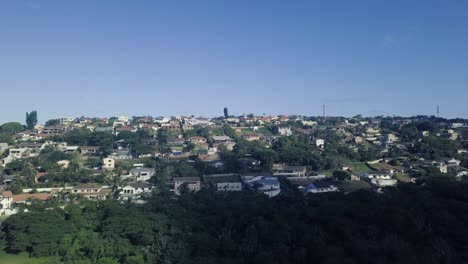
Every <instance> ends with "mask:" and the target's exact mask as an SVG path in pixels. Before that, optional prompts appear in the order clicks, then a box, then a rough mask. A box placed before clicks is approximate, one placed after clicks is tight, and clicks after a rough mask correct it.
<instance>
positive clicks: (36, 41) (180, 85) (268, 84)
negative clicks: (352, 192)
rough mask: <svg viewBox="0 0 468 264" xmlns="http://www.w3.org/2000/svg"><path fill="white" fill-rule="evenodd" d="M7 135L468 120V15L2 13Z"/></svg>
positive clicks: (289, 8) (286, 8) (360, 4)
mask: <svg viewBox="0 0 468 264" xmlns="http://www.w3.org/2000/svg"><path fill="white" fill-rule="evenodd" d="M0 98H1V100H0V122H6V121H10V120H15V121H21V122H24V115H25V112H26V111H30V110H37V111H38V115H39V119H40V120H39V121H40V122H44V121H45V120H47V119H49V118H54V117H60V116H80V115H85V116H112V115H122V114H125V115H129V116H132V115H179V114H186V115H187V114H194V115H205V116H214V115H222V111H223V107H224V106H227V107H228V108H229V110H230V113H232V114H242V113H255V114H263V113H267V114H279V113H284V114H304V115H319V114H321V109H322V104H326V105H327V114H329V115H344V116H353V115H356V114H363V115H365V116H369V115H371V116H373V115H392V114H396V115H405V116H407V115H415V114H434V113H435V109H436V105H437V104H439V105H440V107H441V114H442V115H443V116H446V117H468V107H467V105H466V103H467V99H468V1H457V0H453V1H451V0H447V1H445V0H438V1H429V0H428V1H416V0H402V1H398V0H359V1H349V0H342V1H335V0H323V1H313V0H308V1H294V0H291V1H285V0H283V1H275V0H265V1H262V0H245V1H242V0H235V1H220V0H212V1H205V0H196V1H193V0H190V1H189V0H187V1H178V0H168V1H156V0H151V1H143V0H139V1H130V0H128V1H120V0H109V1H107V0H99V1H96V0H88V1H83V0H80V1H65V0H57V1H48V0H41V1H39V0H37V1H33V0H30V1H27V0H4V1H0Z"/></svg>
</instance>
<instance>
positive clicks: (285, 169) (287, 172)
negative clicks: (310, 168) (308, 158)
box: [273, 166, 307, 177]
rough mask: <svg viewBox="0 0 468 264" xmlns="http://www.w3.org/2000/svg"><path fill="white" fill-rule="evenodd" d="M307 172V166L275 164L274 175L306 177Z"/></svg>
mask: <svg viewBox="0 0 468 264" xmlns="http://www.w3.org/2000/svg"><path fill="white" fill-rule="evenodd" d="M306 174H307V167H306V166H273V175H274V176H283V177H304V176H306Z"/></svg>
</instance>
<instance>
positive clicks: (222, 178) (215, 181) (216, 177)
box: [203, 173, 242, 192]
mask: <svg viewBox="0 0 468 264" xmlns="http://www.w3.org/2000/svg"><path fill="white" fill-rule="evenodd" d="M203 182H204V183H205V184H206V185H211V186H214V187H215V188H216V190H217V191H222V192H232V191H241V190H242V180H241V177H240V175H239V174H235V173H229V174H211V175H203Z"/></svg>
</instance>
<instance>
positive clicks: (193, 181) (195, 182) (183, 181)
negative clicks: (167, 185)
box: [172, 177, 201, 194]
mask: <svg viewBox="0 0 468 264" xmlns="http://www.w3.org/2000/svg"><path fill="white" fill-rule="evenodd" d="M172 183H173V184H174V193H176V194H180V191H181V189H182V186H184V185H185V186H186V187H187V189H188V190H189V191H191V192H198V191H199V190H200V189H201V180H200V177H174V178H173V179H172Z"/></svg>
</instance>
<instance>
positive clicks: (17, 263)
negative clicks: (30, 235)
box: [0, 250, 54, 264]
mask: <svg viewBox="0 0 468 264" xmlns="http://www.w3.org/2000/svg"><path fill="white" fill-rule="evenodd" d="M0 263H5V264H7V263H8V264H48V263H54V258H52V257H41V258H30V257H29V256H28V255H27V254H26V253H21V254H18V255H12V254H7V253H5V252H4V251H3V250H1V251H0Z"/></svg>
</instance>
